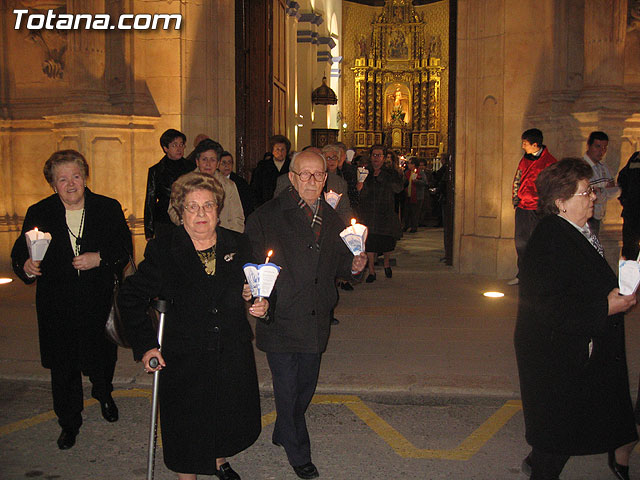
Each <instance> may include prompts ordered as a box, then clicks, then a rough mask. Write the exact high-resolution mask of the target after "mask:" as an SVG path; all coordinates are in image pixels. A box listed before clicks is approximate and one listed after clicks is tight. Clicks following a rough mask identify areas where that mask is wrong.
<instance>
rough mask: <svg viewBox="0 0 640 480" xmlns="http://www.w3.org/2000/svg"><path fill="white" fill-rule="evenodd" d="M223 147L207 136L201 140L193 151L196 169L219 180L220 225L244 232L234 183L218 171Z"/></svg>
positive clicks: (242, 217) (242, 216)
mask: <svg viewBox="0 0 640 480" xmlns="http://www.w3.org/2000/svg"><path fill="white" fill-rule="evenodd" d="M223 151H224V149H223V148H222V145H220V144H219V143H218V142H216V141H214V140H211V139H209V138H207V139H205V140H202V141H201V142H200V143H199V144H198V146H197V147H196V148H195V150H194V151H193V159H194V160H195V162H196V165H197V169H198V170H197V171H199V172H200V173H206V174H207V175H211V176H212V177H213V178H215V179H216V180H218V182H220V185H222V189H223V190H224V207H222V209H221V210H220V215H219V217H220V225H221V226H222V227H224V228H228V229H229V230H233V231H236V232H239V233H242V232H244V211H243V210H242V202H241V201H240V194H239V193H238V188H237V187H236V184H235V183H234V182H232V181H231V180H229V179H228V178H227V177H225V176H224V175H223V174H222V173H221V172H219V171H218V165H219V164H220V162H219V160H220V157H221V156H222V152H223Z"/></svg>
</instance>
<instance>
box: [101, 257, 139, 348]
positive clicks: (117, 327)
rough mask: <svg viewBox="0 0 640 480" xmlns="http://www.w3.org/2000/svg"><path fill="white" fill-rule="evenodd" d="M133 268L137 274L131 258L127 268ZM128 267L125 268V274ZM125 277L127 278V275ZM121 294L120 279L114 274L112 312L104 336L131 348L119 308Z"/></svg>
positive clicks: (119, 344)
mask: <svg viewBox="0 0 640 480" xmlns="http://www.w3.org/2000/svg"><path fill="white" fill-rule="evenodd" d="M129 266H131V269H132V270H133V273H136V264H135V262H134V261H133V257H131V256H129V263H128V264H127V267H129ZM127 267H125V268H124V270H125V272H126V270H127ZM125 276H127V275H126V274H125ZM119 292H120V277H119V276H118V275H117V274H115V273H114V274H113V296H112V297H111V310H110V311H109V316H108V317H107V323H106V324H105V325H104V334H105V335H106V336H107V338H108V339H109V340H111V341H112V342H113V343H115V344H116V345H118V346H119V347H122V348H131V345H130V344H129V342H128V341H127V339H126V337H125V330H124V325H123V324H122V318H121V317H120V309H119V308H118V293H119Z"/></svg>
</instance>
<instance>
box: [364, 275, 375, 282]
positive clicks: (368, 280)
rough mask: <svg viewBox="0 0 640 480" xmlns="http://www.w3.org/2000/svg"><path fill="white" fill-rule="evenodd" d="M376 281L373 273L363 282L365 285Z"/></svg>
mask: <svg viewBox="0 0 640 480" xmlns="http://www.w3.org/2000/svg"><path fill="white" fill-rule="evenodd" d="M375 281H376V274H375V273H370V274H369V276H368V277H367V279H366V280H365V282H367V283H373V282H375Z"/></svg>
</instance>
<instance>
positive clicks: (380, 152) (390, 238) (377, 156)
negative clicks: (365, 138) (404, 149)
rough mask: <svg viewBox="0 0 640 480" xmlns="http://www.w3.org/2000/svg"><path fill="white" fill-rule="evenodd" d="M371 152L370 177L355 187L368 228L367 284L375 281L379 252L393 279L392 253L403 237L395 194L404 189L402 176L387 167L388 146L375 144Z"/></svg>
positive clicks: (389, 276) (389, 275)
mask: <svg viewBox="0 0 640 480" xmlns="http://www.w3.org/2000/svg"><path fill="white" fill-rule="evenodd" d="M369 152H370V161H369V165H368V166H367V169H368V170H369V174H368V175H367V178H366V179H365V180H364V182H358V183H357V184H356V188H357V189H358V191H359V192H360V207H359V211H360V217H361V218H360V220H361V223H363V224H364V225H366V226H367V228H368V229H369V235H368V236H367V245H366V248H367V257H368V258H369V267H368V268H369V275H367V279H366V282H367V283H371V282H374V281H375V280H376V272H375V269H374V267H373V265H374V263H375V260H376V256H377V255H378V254H380V253H382V254H383V256H384V274H385V276H386V277H387V278H391V275H392V272H391V265H390V263H389V260H390V258H391V252H392V251H393V250H395V248H396V241H397V240H398V239H399V238H400V236H401V234H402V232H401V226H400V219H399V218H398V214H397V213H396V212H395V210H394V202H395V200H394V195H395V194H396V193H400V192H401V191H402V189H403V188H404V181H403V179H402V177H401V176H400V173H398V171H396V170H395V168H393V167H386V166H384V162H385V153H386V149H385V147H383V146H382V145H374V146H373V147H371V149H370V150H369Z"/></svg>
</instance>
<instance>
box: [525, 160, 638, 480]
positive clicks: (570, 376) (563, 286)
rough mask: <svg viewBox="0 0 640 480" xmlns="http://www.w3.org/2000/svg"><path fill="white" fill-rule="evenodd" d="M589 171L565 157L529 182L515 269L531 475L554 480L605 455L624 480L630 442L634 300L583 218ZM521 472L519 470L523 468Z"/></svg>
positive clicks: (588, 207) (588, 203) (588, 201)
mask: <svg viewBox="0 0 640 480" xmlns="http://www.w3.org/2000/svg"><path fill="white" fill-rule="evenodd" d="M591 173H592V172H591V168H590V167H589V165H588V164H587V163H586V162H584V160H582V159H575V158H566V159H563V160H561V161H560V162H557V163H555V164H553V165H551V166H549V167H547V168H546V169H545V170H543V171H542V172H541V173H540V175H539V176H538V179H537V180H536V187H537V189H538V193H539V196H540V198H539V207H538V211H539V212H540V213H541V214H546V216H545V217H544V218H543V219H542V220H541V221H540V223H539V225H538V226H537V227H536V229H535V230H534V232H533V234H532V236H531V238H530V240H529V243H528V245H527V250H526V253H525V256H524V262H523V268H522V269H521V270H520V300H519V306H518V320H517V324H516V329H515V349H516V358H517V361H518V371H519V375H520V389H521V394H522V406H523V411H524V420H525V427H526V439H527V442H528V443H529V444H530V445H531V446H532V447H533V450H532V452H531V454H530V455H529V456H528V457H527V458H526V459H525V462H524V463H525V464H526V465H527V466H530V467H531V469H532V475H531V478H532V479H534V480H539V479H545V480H546V479H556V478H558V475H559V474H560V472H561V471H562V468H563V467H564V464H565V463H566V462H567V460H568V459H569V457H570V456H572V455H590V454H596V453H604V452H608V453H609V466H610V468H611V469H612V471H613V472H614V474H615V475H616V477H617V478H619V479H625V478H628V469H629V467H628V464H629V454H630V453H631V450H632V449H633V446H634V445H635V443H636V441H637V440H638V436H637V433H636V428H635V422H634V417H633V408H632V405H631V398H630V395H629V381H628V376H627V362H626V354H625V339H624V312H625V311H627V310H628V309H629V308H631V306H632V305H634V304H635V301H636V299H635V296H634V295H628V296H622V295H619V293H618V292H619V290H618V288H617V284H618V282H617V279H616V275H615V274H614V272H613V271H612V270H611V268H610V267H609V265H608V264H607V262H606V260H605V259H604V255H603V252H602V247H601V246H600V243H599V242H598V241H597V237H595V235H592V234H591V232H590V230H589V226H588V224H587V219H588V218H589V217H590V216H591V215H592V214H593V202H594V200H595V194H594V193H593V190H592V189H591V187H590V186H589V178H590V177H591ZM523 466H524V465H523Z"/></svg>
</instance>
